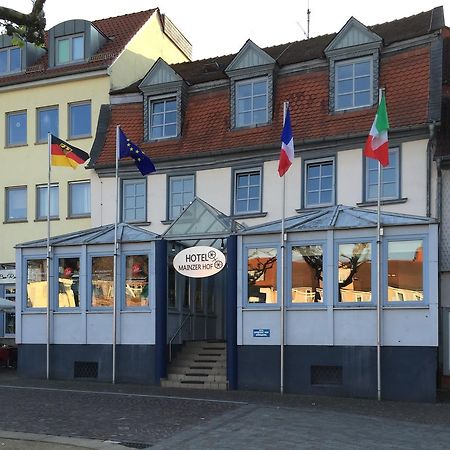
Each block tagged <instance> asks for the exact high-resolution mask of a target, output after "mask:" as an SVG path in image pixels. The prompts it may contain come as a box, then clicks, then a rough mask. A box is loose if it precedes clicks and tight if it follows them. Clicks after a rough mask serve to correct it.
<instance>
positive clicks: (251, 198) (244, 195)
mask: <svg viewBox="0 0 450 450" xmlns="http://www.w3.org/2000/svg"><path fill="white" fill-rule="evenodd" d="M257 212H261V170H259V169H258V170H252V171H245V172H244V171H237V172H236V173H235V180H234V214H246V213H257Z"/></svg>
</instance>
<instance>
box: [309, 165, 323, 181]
mask: <svg viewBox="0 0 450 450" xmlns="http://www.w3.org/2000/svg"><path fill="white" fill-rule="evenodd" d="M317 177H320V165H319V164H316V165H309V166H308V178H317Z"/></svg>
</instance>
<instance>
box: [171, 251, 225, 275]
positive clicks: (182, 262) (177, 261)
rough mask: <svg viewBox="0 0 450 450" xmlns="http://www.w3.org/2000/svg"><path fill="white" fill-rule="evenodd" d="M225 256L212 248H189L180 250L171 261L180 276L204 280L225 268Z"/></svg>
mask: <svg viewBox="0 0 450 450" xmlns="http://www.w3.org/2000/svg"><path fill="white" fill-rule="evenodd" d="M225 261H226V260H225V255H224V254H223V253H222V252H221V251H220V250H217V248H214V247H205V246H199V247H190V248H186V249H184V250H181V252H180V253H178V254H177V255H176V256H175V258H174V259H173V267H174V268H175V270H176V271H177V272H179V273H181V275H184V276H186V277H190V278H205V277H210V276H211V275H215V274H216V273H218V272H220V271H221V270H222V269H223V268H224V267H225Z"/></svg>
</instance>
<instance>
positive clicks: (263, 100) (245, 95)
mask: <svg viewBox="0 0 450 450" xmlns="http://www.w3.org/2000/svg"><path fill="white" fill-rule="evenodd" d="M267 98H268V93H267V78H258V79H255V80H246V81H239V82H237V83H236V126H237V127H244V126H248V125H256V124H259V123H266V122H267V121H268V106H267V105H268V104H267Z"/></svg>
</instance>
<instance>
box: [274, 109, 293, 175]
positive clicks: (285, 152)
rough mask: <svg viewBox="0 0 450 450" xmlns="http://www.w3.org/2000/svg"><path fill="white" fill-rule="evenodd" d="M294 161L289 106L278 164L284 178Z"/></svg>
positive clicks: (279, 172) (280, 173)
mask: <svg viewBox="0 0 450 450" xmlns="http://www.w3.org/2000/svg"><path fill="white" fill-rule="evenodd" d="M293 161H294V138H293V136H292V128H291V115H290V114H289V106H288V107H287V108H286V116H285V118H284V126H283V132H282V133H281V153H280V161H279V162H278V174H279V175H280V177H282V176H283V175H284V174H285V173H286V172H287V171H288V169H289V167H291V165H292V163H293Z"/></svg>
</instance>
